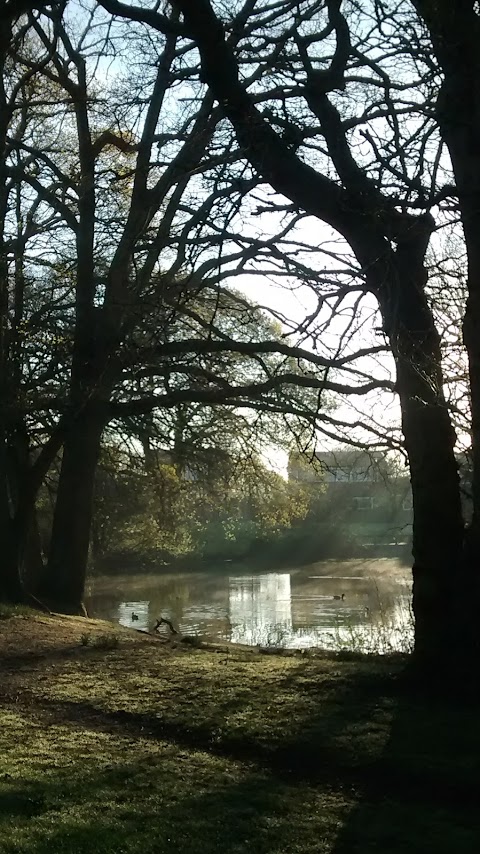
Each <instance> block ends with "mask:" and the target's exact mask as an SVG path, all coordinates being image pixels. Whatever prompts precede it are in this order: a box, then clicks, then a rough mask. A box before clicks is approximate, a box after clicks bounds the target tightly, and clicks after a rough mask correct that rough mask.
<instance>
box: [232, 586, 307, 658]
mask: <svg viewBox="0 0 480 854" xmlns="http://www.w3.org/2000/svg"><path fill="white" fill-rule="evenodd" d="M228 593H229V596H228V600H229V617H230V626H231V630H230V640H232V641H234V642H235V643H246V644H250V645H252V646H256V645H260V646H264V645H265V644H271V643H276V645H278V644H279V641H280V637H279V636H278V635H279V634H281V635H283V636H286V635H287V634H291V632H292V597H291V589H290V573H288V572H283V573H278V572H272V573H269V574H268V575H256V576H255V575H253V576H239V577H235V578H229V585H228Z"/></svg>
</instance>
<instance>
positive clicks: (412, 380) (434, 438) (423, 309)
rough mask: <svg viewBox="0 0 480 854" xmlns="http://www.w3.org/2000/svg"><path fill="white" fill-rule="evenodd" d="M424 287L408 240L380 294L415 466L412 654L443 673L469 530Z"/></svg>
mask: <svg viewBox="0 0 480 854" xmlns="http://www.w3.org/2000/svg"><path fill="white" fill-rule="evenodd" d="M425 283H426V272H425V270H424V267H423V251H422V249H421V243H420V244H419V245H417V246H416V245H415V242H414V241H412V240H409V241H406V242H405V243H404V244H403V245H399V247H398V249H397V251H396V252H395V255H394V258H392V259H391V262H390V286H389V288H385V287H383V288H382V289H381V290H380V302H381V308H382V313H383V317H384V322H385V328H386V331H387V332H388V334H389V337H390V343H391V346H392V351H393V354H394V358H395V363H396V368H397V386H398V393H399V397H400V404H401V412H402V429H403V434H404V441H405V448H406V450H407V453H408V458H409V463H410V476H411V485H412V496H413V508H414V522H413V558H414V564H413V611H414V615H415V655H416V658H417V661H418V662H419V663H421V664H422V665H424V664H425V663H428V666H429V667H432V668H434V669H436V668H437V665H438V666H439V667H441V668H444V667H445V663H446V661H447V659H450V660H451V658H452V657H454V656H455V655H456V654H458V648H459V647H461V646H462V645H463V644H464V642H465V639H466V626H465V625H464V614H463V609H462V607H461V602H462V599H463V597H464V591H463V584H462V562H461V554H462V546H463V533H464V532H463V518H462V507H461V500H460V484H459V475H458V466H457V461H456V459H455V453H454V446H455V433H454V430H453V427H452V424H451V420H450V415H449V412H448V408H447V405H446V401H445V397H444V393H443V376H442V370H441V349H440V339H439V335H438V332H437V331H436V329H435V325H434V319H433V316H432V312H431V310H430V307H429V305H428V301H427V298H426V295H425ZM464 652H465V650H464Z"/></svg>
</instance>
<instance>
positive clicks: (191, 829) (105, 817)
mask: <svg viewBox="0 0 480 854" xmlns="http://www.w3.org/2000/svg"><path fill="white" fill-rule="evenodd" d="M24 622H25V624H26V625H27V624H29V625H33V623H30V621H24ZM63 630H64V628H63ZM87 630H88V623H86V629H85V631H87ZM125 637H126V636H125ZM402 664H403V662H402V660H401V659H399V658H397V659H391V660H382V659H380V658H372V659H367V658H365V657H354V656H352V657H351V660H347V661H344V660H339V659H336V658H334V657H330V658H315V657H283V656H279V657H276V656H261V655H255V654H253V653H249V652H246V651H242V650H240V649H236V650H233V651H232V652H231V653H230V655H229V656H228V657H227V656H225V654H224V653H216V652H211V651H205V650H195V649H189V650H183V649H182V648H181V647H179V648H177V649H173V648H171V647H166V646H164V645H162V644H161V643H153V642H152V643H146V642H145V641H144V639H143V638H142V639H139V641H138V643H137V642H136V641H135V642H133V643H132V640H131V638H130V637H129V638H128V639H127V640H125V639H124V636H123V635H121V634H119V635H118V645H117V646H115V648H111V647H110V646H108V645H107V646H106V647H102V644H101V643H100V644H98V643H97V644H96V645H92V644H90V643H89V644H87V645H86V646H85V645H82V643H81V637H80V635H79V636H78V641H77V645H76V646H75V645H73V646H71V645H70V646H69V647H68V650H67V652H65V648H64V647H60V645H59V648H58V649H57V650H55V649H50V650H49V652H48V654H44V653H43V652H42V651H41V650H39V649H38V650H37V648H36V646H35V643H34V641H32V642H31V648H30V651H29V654H28V655H22V656H19V657H17V658H15V656H14V655H12V654H11V653H10V657H8V656H6V657H4V659H3V661H2V663H1V664H0V678H1V684H2V694H1V695H0V756H1V763H0V852H1V854H4V852H5V854H13V852H15V854H27V852H28V854H30V852H31V853H32V854H47V852H48V854H57V852H59V853H60V852H65V854H67V852H68V854H77V852H78V854H83V853H84V852H85V854H86V853H87V852H95V854H113V852H115V854H130V852H131V854H133V852H141V854H162V852H169V854H170V852H175V854H241V853H242V852H249V854H250V852H253V854H300V852H302V854H320V852H322V854H324V852H325V854H328V853H329V852H332V854H347V852H355V854H369V852H382V854H407V852H408V853H409V854H417V852H418V854H420V852H421V854H430V852H431V854H433V852H435V854H447V852H448V854H451V852H453V851H454V852H456V854H463V852H472V854H473V852H477V851H478V839H480V820H479V818H478V816H477V809H476V807H477V802H478V794H479V784H478V755H479V752H478V748H479V746H480V736H479V735H478V734H477V733H478V723H477V720H478V709H477V710H475V709H473V708H468V707H466V706H458V707H456V706H455V705H450V706H447V705H439V704H438V703H433V702H430V701H428V700H426V699H423V700H422V699H420V698H413V697H412V696H411V695H407V694H406V693H405V690H404V687H403V682H402V680H401V678H400V674H401V669H402Z"/></svg>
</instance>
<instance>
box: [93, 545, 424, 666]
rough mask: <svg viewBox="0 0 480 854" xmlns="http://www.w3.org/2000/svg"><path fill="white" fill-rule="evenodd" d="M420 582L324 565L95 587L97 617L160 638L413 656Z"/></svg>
mask: <svg viewBox="0 0 480 854" xmlns="http://www.w3.org/2000/svg"><path fill="white" fill-rule="evenodd" d="M410 597H411V572H410V570H409V568H408V567H406V566H404V565H403V564H402V563H401V562H400V561H399V560H397V559H394V558H386V559H380V560H348V561H322V562H320V563H314V564H310V565H309V566H302V567H294V568H291V569H282V570H279V571H274V570H272V571H269V572H261V573H260V572H252V570H251V569H250V570H249V568H248V565H244V564H233V563H229V562H225V564H223V566H221V567H219V566H218V565H216V566H215V567H214V568H213V567H212V568H211V569H209V568H205V569H202V570H199V571H191V572H175V573H173V572H169V571H168V567H162V569H161V571H159V572H158V573H157V574H152V573H150V574H135V575H117V576H104V577H97V578H93V579H91V580H90V582H89V585H88V588H87V595H86V606H87V610H88V613H89V615H90V616H92V617H100V618H103V619H107V620H112V621H116V622H119V623H121V624H122V625H124V626H130V627H131V628H136V629H144V630H151V629H152V628H153V626H154V624H155V621H156V620H157V619H159V618H160V617H166V618H168V619H169V620H171V621H172V623H173V625H174V626H175V627H176V628H177V629H178V630H179V631H180V632H182V633H184V634H200V635H206V636H208V637H210V638H213V639H223V640H230V641H234V642H236V643H243V644H249V645H259V646H272V647H286V648H290V649H294V648H295V649H301V648H307V647H318V646H321V647H328V648H333V649H340V648H349V649H357V650H362V651H366V652H374V651H376V652H389V651H390V650H392V649H402V650H403V649H409V648H410V645H411V642H412V620H411V612H410Z"/></svg>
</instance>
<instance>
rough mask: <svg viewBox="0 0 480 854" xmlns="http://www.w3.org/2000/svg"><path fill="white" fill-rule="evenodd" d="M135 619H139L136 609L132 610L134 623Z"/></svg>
mask: <svg viewBox="0 0 480 854" xmlns="http://www.w3.org/2000/svg"><path fill="white" fill-rule="evenodd" d="M135 620H138V614H136V613H135V611H132V623H133V622H135Z"/></svg>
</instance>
